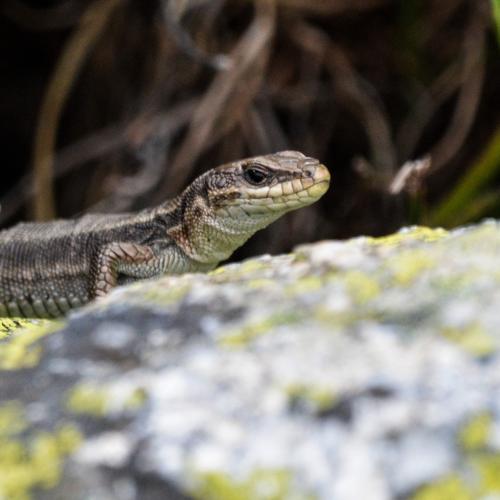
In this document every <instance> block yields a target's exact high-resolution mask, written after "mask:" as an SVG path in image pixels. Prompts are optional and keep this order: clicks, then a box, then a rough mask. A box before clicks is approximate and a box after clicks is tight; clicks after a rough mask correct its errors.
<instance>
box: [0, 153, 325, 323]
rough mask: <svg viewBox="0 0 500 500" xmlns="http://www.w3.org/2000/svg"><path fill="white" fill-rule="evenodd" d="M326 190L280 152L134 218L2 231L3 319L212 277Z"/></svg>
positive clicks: (100, 217) (319, 177)
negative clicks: (159, 279)
mask: <svg viewBox="0 0 500 500" xmlns="http://www.w3.org/2000/svg"><path fill="white" fill-rule="evenodd" d="M329 183H330V174H329V172H328V170H327V168H326V167H325V166H324V165H322V164H320V162H319V161H318V160H315V159H313V158H309V157H307V156H305V155H303V154H302V153H299V152H297V151H282V152H280V153H275V154H270V155H265V156H258V157H255V158H248V159H244V160H239V161H234V162H232V163H228V164H226V165H222V166H220V167H217V168H214V169H212V170H209V171H207V172H206V173H204V174H202V175H200V176H199V177H198V178H197V179H195V180H194V181H193V182H192V183H191V184H190V185H189V186H188V187H187V188H186V189H185V190H184V191H183V192H182V193H181V194H180V195H179V196H177V197H176V198H174V199H172V200H169V201H167V202H165V203H163V204H161V205H159V206H157V207H154V208H148V209H145V210H142V211H140V212H136V213H125V214H114V215H110V214H88V215H85V216H83V217H81V218H77V219H69V220H56V221H52V222H46V223H22V224H18V225H16V226H14V227H12V228H10V229H6V230H4V231H1V232H0V317H2V316H10V317H39V318H50V317H58V316H61V315H64V314H65V313H66V312H67V311H68V310H70V309H71V308H73V307H79V306H81V305H83V304H85V303H87V302H89V301H91V300H93V299H94V298H96V297H100V296H103V295H105V294H107V293H108V292H109V291H110V290H111V289H112V288H113V287H115V286H116V285H119V284H121V283H125V282H127V281H131V280H136V279H141V278H151V277H154V276H159V275H163V274H181V273H185V272H203V271H208V270H211V269H213V268H214V267H215V266H216V265H217V264H218V263H219V262H221V261H223V260H225V259H227V258H228V257H229V256H230V255H231V254H232V253H233V252H234V250H236V249H237V248H238V247H240V246H241V245H242V244H243V243H244V242H245V241H246V240H247V239H248V238H249V237H250V236H252V235H253V234H254V233H255V232H256V231H258V230H259V229H262V228H264V227H266V226H267V225H269V224H270V223H272V222H273V221H275V220H276V219H278V218H279V217H281V216H282V215H283V214H285V213H286V212H289V211H291V210H295V209H297V208H300V207H304V206H306V205H309V204H311V203H314V202H315V201H316V200H318V199H319V198H320V197H321V196H322V195H323V194H324V193H325V192H326V190H327V189H328V186H329Z"/></svg>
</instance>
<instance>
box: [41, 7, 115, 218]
mask: <svg viewBox="0 0 500 500" xmlns="http://www.w3.org/2000/svg"><path fill="white" fill-rule="evenodd" d="M120 3H121V0H102V1H99V0H96V1H95V2H93V3H92V4H91V5H90V6H89V8H88V9H87V10H86V11H85V13H84V14H83V16H82V18H81V20H80V23H79V25H78V27H77V28H76V31H75V33H74V34H73V35H72V36H71V38H70V39H69V41H68V43H67V44H66V46H65V47H64V49H63V52H62V54H61V56H60V58H59V60H58V62H57V64H56V68H55V70H54V72H53V74H52V78H51V80H50V82H49V85H48V87H47V90H46V93H45V96H44V98H43V101H42V105H41V109H40V114H39V117H38V123H37V127H36V132H35V144H34V150H33V172H34V178H33V180H34V191H35V200H34V201H35V203H34V212H35V219H36V220H48V219H52V218H54V216H55V204H54V187H53V163H54V150H55V146H56V139H57V128H58V125H59V120H60V117H61V113H62V110H63V108H64V104H65V103H66V100H67V98H68V96H69V93H70V91H71V88H72V86H73V83H74V81H75V79H76V77H77V76H78V74H79V72H80V70H81V69H82V66H83V63H84V61H85V59H86V57H87V55H88V53H89V52H90V50H91V48H92V46H93V45H94V44H95V42H96V41H97V39H98V37H99V35H100V34H101V33H102V30H103V29H104V27H105V26H106V23H107V21H108V19H109V16H110V15H111V13H112V12H113V10H114V9H115V8H116V7H117V6H118V5H119V4H120Z"/></svg>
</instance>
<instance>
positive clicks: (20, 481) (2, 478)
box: [0, 401, 82, 500]
mask: <svg viewBox="0 0 500 500" xmlns="http://www.w3.org/2000/svg"><path fill="white" fill-rule="evenodd" d="M26 429H27V425H26V420H25V416H24V412H23V410H22V407H21V406H20V404H19V403H17V402H15V401H10V402H7V403H5V404H2V405H0V498H2V499H3V498H5V499H8V500H29V499H30V498H31V493H32V491H33V490H34V489H35V488H42V489H51V488H53V487H55V486H56V485H57V484H58V483H59V481H60V478H61V474H62V468H63V463H64V459H65V457H66V456H67V455H69V454H71V453H72V452H73V451H74V450H76V448H77V447H78V446H79V444H80V443H81V441H82V435H81V433H80V431H79V430H78V429H77V428H76V427H75V426H74V425H73V424H70V423H66V424H62V425H60V426H59V427H58V428H57V429H56V430H55V431H54V432H46V431H42V432H36V433H34V434H33V435H32V436H28V437H26V438H23V439H21V437H20V436H19V434H21V433H25V432H26Z"/></svg>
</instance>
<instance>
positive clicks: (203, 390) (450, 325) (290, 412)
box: [0, 222, 500, 500]
mask: <svg viewBox="0 0 500 500" xmlns="http://www.w3.org/2000/svg"><path fill="white" fill-rule="evenodd" d="M2 336H3V338H1V337H2ZM499 349H500V225H499V224H497V223H495V222H487V223H484V224H481V225H479V226H475V227H471V228H467V229H460V230H455V231H453V232H450V233H447V232H445V231H442V230H430V229H426V228H410V229H407V230H404V231H402V232H400V233H398V234H396V235H393V236H389V237H386V238H379V239H372V238H357V239H354V240H350V241H345V242H339V241H337V242H333V241H325V242H320V243H317V244H314V245H306V246H302V247H299V248H297V249H296V250H295V252H294V253H292V254H290V255H283V256H278V257H269V256H265V257H260V258H256V259H252V260H249V261H246V262H243V263H242V264H231V265H227V266H225V267H222V268H219V269H217V270H216V271H214V272H212V273H210V274H208V275H185V276H180V277H166V278H162V279H160V280H157V281H149V282H142V283H137V284H134V285H131V286H128V287H124V288H121V289H117V290H116V291H115V292H113V293H112V294H111V295H110V296H108V297H107V298H106V299H104V300H102V301H100V302H99V303H96V304H94V305H92V306H89V307H87V308H85V309H82V310H81V311H78V312H76V313H74V314H72V315H71V316H70V317H69V318H68V319H67V320H66V321H65V322H64V323H56V324H54V323H51V322H35V324H33V325H30V326H28V327H27V328H25V329H21V330H16V331H14V332H13V333H11V334H7V333H3V334H2V333H1V332H0V499H2V500H3V499H9V500H10V499H19V500H21V499H22V500H25V499H29V498H42V499H51V500H52V499H61V500H63V499H69V498H71V499H72V500H80V499H81V500H83V499H87V498H98V499H100V500H101V499H103V500H107V499H109V500H112V499H120V500H129V499H130V500H135V499H141V500H143V499H151V500H153V499H158V500H160V499H161V500H164V499H167V500H168V499H172V500H173V499H183V498H194V499H200V500H240V499H241V500H261V499H262V500H264V499H265V500H279V499H290V500H306V499H307V500H312V499H318V500H320V499H321V500H354V499H356V500H357V499H370V500H384V499H396V498H397V499H404V498H409V499H412V500H447V499H450V500H457V499H458V500H462V499H463V500H469V499H476V498H485V499H486V498H488V499H492V498H500V356H499V352H500V351H499Z"/></svg>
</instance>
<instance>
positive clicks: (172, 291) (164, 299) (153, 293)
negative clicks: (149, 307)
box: [141, 283, 191, 306]
mask: <svg viewBox="0 0 500 500" xmlns="http://www.w3.org/2000/svg"><path fill="white" fill-rule="evenodd" d="M141 286H144V285H143V284H141ZM190 290H191V287H190V286H189V285H188V284H185V283H183V284H178V283H176V284H175V285H174V286H160V284H158V283H154V284H150V285H149V286H148V288H147V289H146V290H145V291H144V290H143V291H142V294H141V300H144V301H147V302H149V303H152V304H158V305H161V306H168V305H170V304H175V303H177V302H179V301H181V300H182V299H183V298H184V297H185V296H186V295H187V294H188V293H189V291H190Z"/></svg>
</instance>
